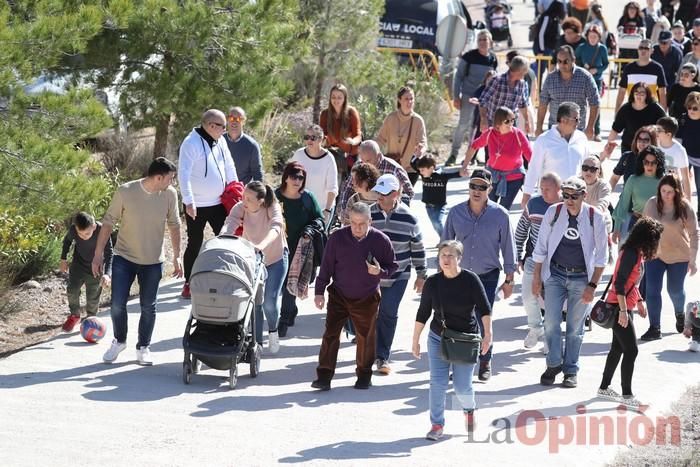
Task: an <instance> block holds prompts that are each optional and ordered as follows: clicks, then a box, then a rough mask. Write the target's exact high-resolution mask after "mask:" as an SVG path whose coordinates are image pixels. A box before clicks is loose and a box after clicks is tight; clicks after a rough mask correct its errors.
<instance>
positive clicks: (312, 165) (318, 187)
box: [291, 148, 338, 209]
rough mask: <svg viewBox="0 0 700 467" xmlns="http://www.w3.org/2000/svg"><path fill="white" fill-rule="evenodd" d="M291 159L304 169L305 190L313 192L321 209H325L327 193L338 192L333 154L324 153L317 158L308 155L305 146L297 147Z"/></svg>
mask: <svg viewBox="0 0 700 467" xmlns="http://www.w3.org/2000/svg"><path fill="white" fill-rule="evenodd" d="M291 160H292V161H296V162H299V163H300V164H301V165H303V166H304V169H306V187H305V188H304V189H305V190H308V191H310V192H311V193H313V194H314V196H315V197H316V199H317V200H318V204H319V205H320V206H321V209H325V208H326V207H327V206H326V203H327V202H328V193H335V194H336V195H337V194H338V169H337V167H336V165H335V158H334V157H333V154H331V153H330V152H329V151H326V154H325V155H324V156H322V157H320V158H318V159H313V158H311V157H309V155H308V154H307V153H306V149H305V148H300V149H297V151H296V152H295V153H294V155H293V156H292V159H291Z"/></svg>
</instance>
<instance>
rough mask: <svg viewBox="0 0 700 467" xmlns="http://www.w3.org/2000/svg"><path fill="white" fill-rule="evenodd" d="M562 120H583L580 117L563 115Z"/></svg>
mask: <svg viewBox="0 0 700 467" xmlns="http://www.w3.org/2000/svg"><path fill="white" fill-rule="evenodd" d="M562 120H571V121H572V122H576V123H578V122H579V120H581V118H580V117H563V118H562Z"/></svg>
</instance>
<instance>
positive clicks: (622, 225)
mask: <svg viewBox="0 0 700 467" xmlns="http://www.w3.org/2000/svg"><path fill="white" fill-rule="evenodd" d="M665 173H666V156H665V154H664V152H663V151H662V150H661V149H659V148H658V147H657V146H648V147H647V148H645V149H643V150H641V151H640V152H639V156H638V157H637V169H636V171H635V174H634V175H632V176H631V177H630V178H629V180H627V183H625V187H624V189H623V190H622V195H621V196H620V200H619V201H618V203H617V206H616V207H615V211H613V220H614V221H615V226H614V227H613V236H612V239H613V241H614V242H615V243H618V241H619V240H620V238H621V237H624V236H626V234H627V232H629V231H630V230H631V229H632V227H634V224H635V223H636V222H637V220H639V218H640V217H641V216H642V213H643V212H644V206H646V203H647V201H648V200H649V199H650V198H651V197H652V196H654V195H655V194H656V188H657V186H658V184H659V180H661V177H663V176H664V174H665ZM628 213H631V215H629V214H628ZM628 216H629V221H628V220H627V219H628ZM623 239H624V238H623Z"/></svg>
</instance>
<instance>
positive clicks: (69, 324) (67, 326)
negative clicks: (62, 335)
mask: <svg viewBox="0 0 700 467" xmlns="http://www.w3.org/2000/svg"><path fill="white" fill-rule="evenodd" d="M79 322H80V316H76V315H70V316H69V317H68V318H67V319H66V321H65V322H64V323H63V330H64V331H65V332H71V331H73V329H74V328H75V325H76V324H78V323H79Z"/></svg>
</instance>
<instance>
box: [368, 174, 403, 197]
mask: <svg viewBox="0 0 700 467" xmlns="http://www.w3.org/2000/svg"><path fill="white" fill-rule="evenodd" d="M399 188H401V185H400V184H399V179H398V178H396V176H395V175H392V174H384V175H382V176H381V177H379V178H378V179H377V184H376V185H374V188H372V191H376V192H377V193H379V194H382V195H388V194H389V193H391V192H392V191H399Z"/></svg>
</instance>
